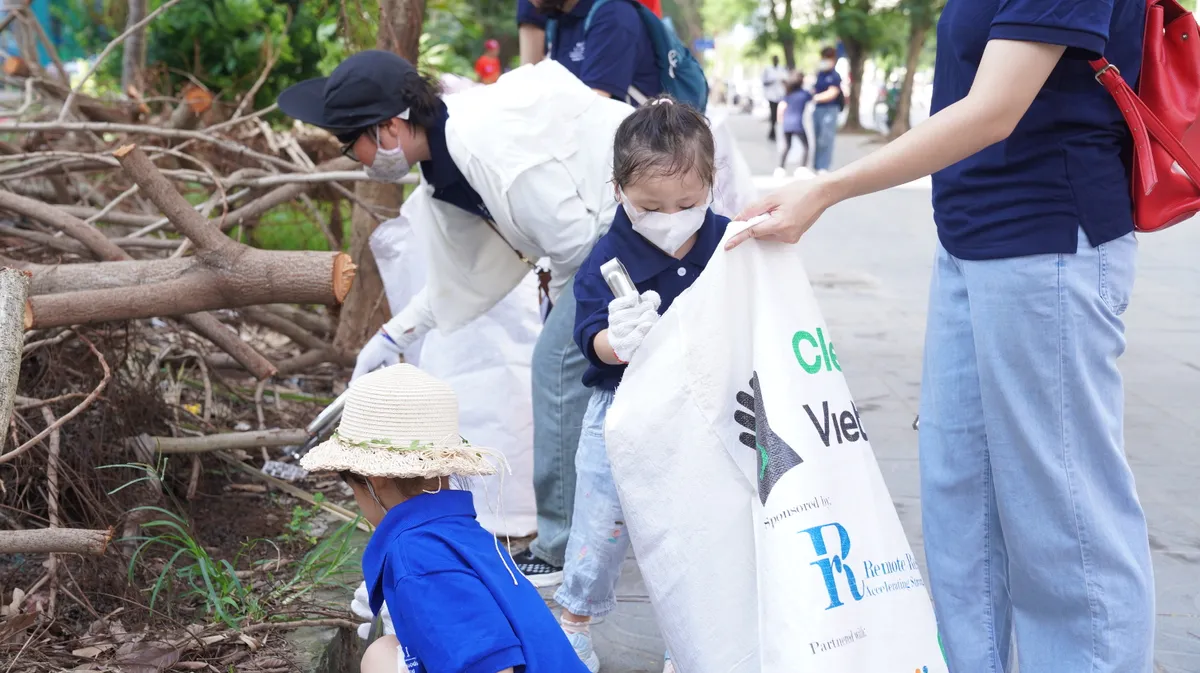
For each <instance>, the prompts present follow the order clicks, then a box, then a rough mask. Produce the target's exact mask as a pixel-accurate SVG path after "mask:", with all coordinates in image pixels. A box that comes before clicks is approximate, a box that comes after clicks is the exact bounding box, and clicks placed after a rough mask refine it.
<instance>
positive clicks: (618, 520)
mask: <svg viewBox="0 0 1200 673" xmlns="http://www.w3.org/2000/svg"><path fill="white" fill-rule="evenodd" d="M612 401H613V392H612V391H610V390H601V389H599V388H597V389H596V390H595V391H594V392H593V393H592V399H591V401H590V402H588V407H587V415H585V416H584V419H583V432H582V433H580V435H579V453H577V454H576V455H575V473H576V475H578V481H577V482H576V484H575V488H576V492H575V520H574V526H573V527H572V528H571V541H570V542H568V543H567V564H566V567H564V568H563V583H562V586H560V587H559V588H558V591H557V592H556V593H555V594H554V600H555V601H556V602H557V603H558V604H559V605H561V606H563V607H564V608H566V609H567V610H568V611H569V612H571V613H572V614H576V615H579V616H581V617H603V616H604V615H606V614H608V613H610V612H612V611H613V610H614V609H616V607H617V580H618V579H620V578H621V564H622V563H624V561H625V554H626V553H628V551H629V532H628V530H627V529H626V528H625V514H624V513H623V512H622V511H621V501H620V499H618V498H617V486H616V484H615V483H614V482H613V476H612V466H611V465H609V462H608V451H607V449H606V448H605V446H604V419H605V418H606V417H607V416H608V408H609V406H611V405H612Z"/></svg>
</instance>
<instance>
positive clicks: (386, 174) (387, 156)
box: [366, 129, 412, 182]
mask: <svg viewBox="0 0 1200 673" xmlns="http://www.w3.org/2000/svg"><path fill="white" fill-rule="evenodd" d="M410 170H412V164H410V163H409V162H408V157H406V156H404V150H403V149H401V148H400V144H399V143H397V144H396V146H395V147H394V148H392V149H390V150H385V149H384V148H383V143H382V142H380V139H379V129H375V161H374V162H373V163H372V164H371V165H370V166H367V167H366V171H367V177H368V178H371V179H372V180H375V181H377V182H399V181H400V180H401V179H403V178H404V176H406V175H408V172H409V171H410Z"/></svg>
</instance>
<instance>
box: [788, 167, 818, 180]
mask: <svg viewBox="0 0 1200 673" xmlns="http://www.w3.org/2000/svg"><path fill="white" fill-rule="evenodd" d="M814 175H815V174H814V173H813V172H812V169H811V168H809V167H807V166H801V167H800V168H797V169H796V172H795V173H793V174H792V176H793V177H795V178H797V179H804V180H807V179H809V178H811V177H813V176H814Z"/></svg>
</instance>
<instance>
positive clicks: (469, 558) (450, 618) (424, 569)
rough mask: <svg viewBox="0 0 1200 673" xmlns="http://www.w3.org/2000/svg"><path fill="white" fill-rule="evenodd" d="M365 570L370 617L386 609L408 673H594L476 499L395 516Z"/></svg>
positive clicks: (443, 494) (366, 558) (428, 498)
mask: <svg viewBox="0 0 1200 673" xmlns="http://www.w3.org/2000/svg"><path fill="white" fill-rule="evenodd" d="M362 566H363V577H364V578H365V579H366V581H367V590H368V591H369V592H370V596H371V600H370V603H371V610H372V611H374V612H375V613H376V614H379V610H380V608H381V606H382V605H383V603H384V602H385V601H386V602H387V606H388V612H389V613H391V616H392V625H393V626H394V627H395V628H396V638H397V639H398V640H399V641H400V643H401V645H403V646H404V652H403V653H402V654H403V656H404V660H405V662H406V663H407V664H408V670H409V673H426V672H428V673H437V672H439V671H454V672H455V673H496V672H497V671H502V670H504V669H505V668H508V667H510V666H511V667H513V668H515V669H516V670H517V671H524V672H525V673H560V672H563V673H587V667H586V666H584V665H583V662H581V661H580V660H579V656H578V655H576V654H575V650H574V649H572V648H571V644H570V643H569V642H568V641H567V637H566V635H565V634H564V633H563V630H562V627H560V626H559V625H558V621H557V620H556V619H555V618H554V615H553V614H552V613H551V612H550V609H549V608H547V607H546V603H545V602H544V601H543V600H542V597H541V596H540V595H538V591H537V589H535V588H534V587H533V585H532V584H530V583H529V580H527V579H525V577H524V576H523V575H522V574H521V573H520V571H519V570H517V566H516V564H515V563H513V561H512V558H510V557H509V555H508V552H505V551H503V548H502V547H501V548H500V551H497V547H496V539H495V538H494V537H492V535H491V534H490V533H488V532H487V531H486V530H484V529H483V526H480V525H479V522H478V521H476V520H475V506H474V504H472V501H471V493H470V492H468V491H450V490H445V491H440V492H438V493H425V494H422V495H418V496H417V497H415V498H412V499H410V500H407V501H405V502H402V503H400V504H399V505H396V506H395V507H393V508H391V509H390V510H389V511H388V513H387V515H386V516H385V517H384V518H383V521H381V522H380V524H379V527H378V528H377V529H375V532H374V534H372V535H371V540H370V541H369V542H368V543H367V548H366V549H365V550H364V551H363V560H362Z"/></svg>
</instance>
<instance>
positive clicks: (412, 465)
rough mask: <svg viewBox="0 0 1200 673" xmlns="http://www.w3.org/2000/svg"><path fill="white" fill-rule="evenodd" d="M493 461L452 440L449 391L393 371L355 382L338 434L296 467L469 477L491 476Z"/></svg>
mask: <svg viewBox="0 0 1200 673" xmlns="http://www.w3.org/2000/svg"><path fill="white" fill-rule="evenodd" d="M497 455H498V454H496V452H494V451H492V450H490V449H484V448H481V447H475V446H471V445H470V444H468V443H467V442H466V440H464V439H463V438H462V437H460V436H459V434H458V398H457V397H455V395H454V390H453V389H452V388H451V387H450V386H449V385H447V384H445V383H443V382H442V381H439V380H438V379H436V378H434V377H432V376H430V375H429V374H426V373H425V372H423V371H421V370H420V369H417V368H416V367H414V366H412V365H408V364H398V365H392V366H391V367H385V368H383V369H378V370H376V371H373V372H371V373H369V374H364V375H363V376H360V377H359V378H358V379H356V380H355V381H354V383H353V384H352V385H351V386H350V393H349V395H347V396H346V406H345V409H343V411H342V419H341V423H340V424H339V425H338V429H337V430H336V431H335V432H334V433H333V436H331V437H330V438H329V439H328V440H326V441H325V442H323V443H321V444H318V445H317V446H316V448H314V449H313V450H312V451H309V452H308V453H307V454H305V456H304V457H303V458H301V459H300V466H301V467H303V468H304V469H306V470H308V471H309V472H322V471H332V472H343V471H345V472H353V473H354V474H360V475H363V476H367V477H396V478H401V479H409V478H422V479H429V478H433V477H448V476H453V475H459V476H464V477H476V476H485V475H490V474H495V473H496V468H495V467H494V466H493V465H492V464H491V463H490V462H489V461H488V458H496V457H497Z"/></svg>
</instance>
